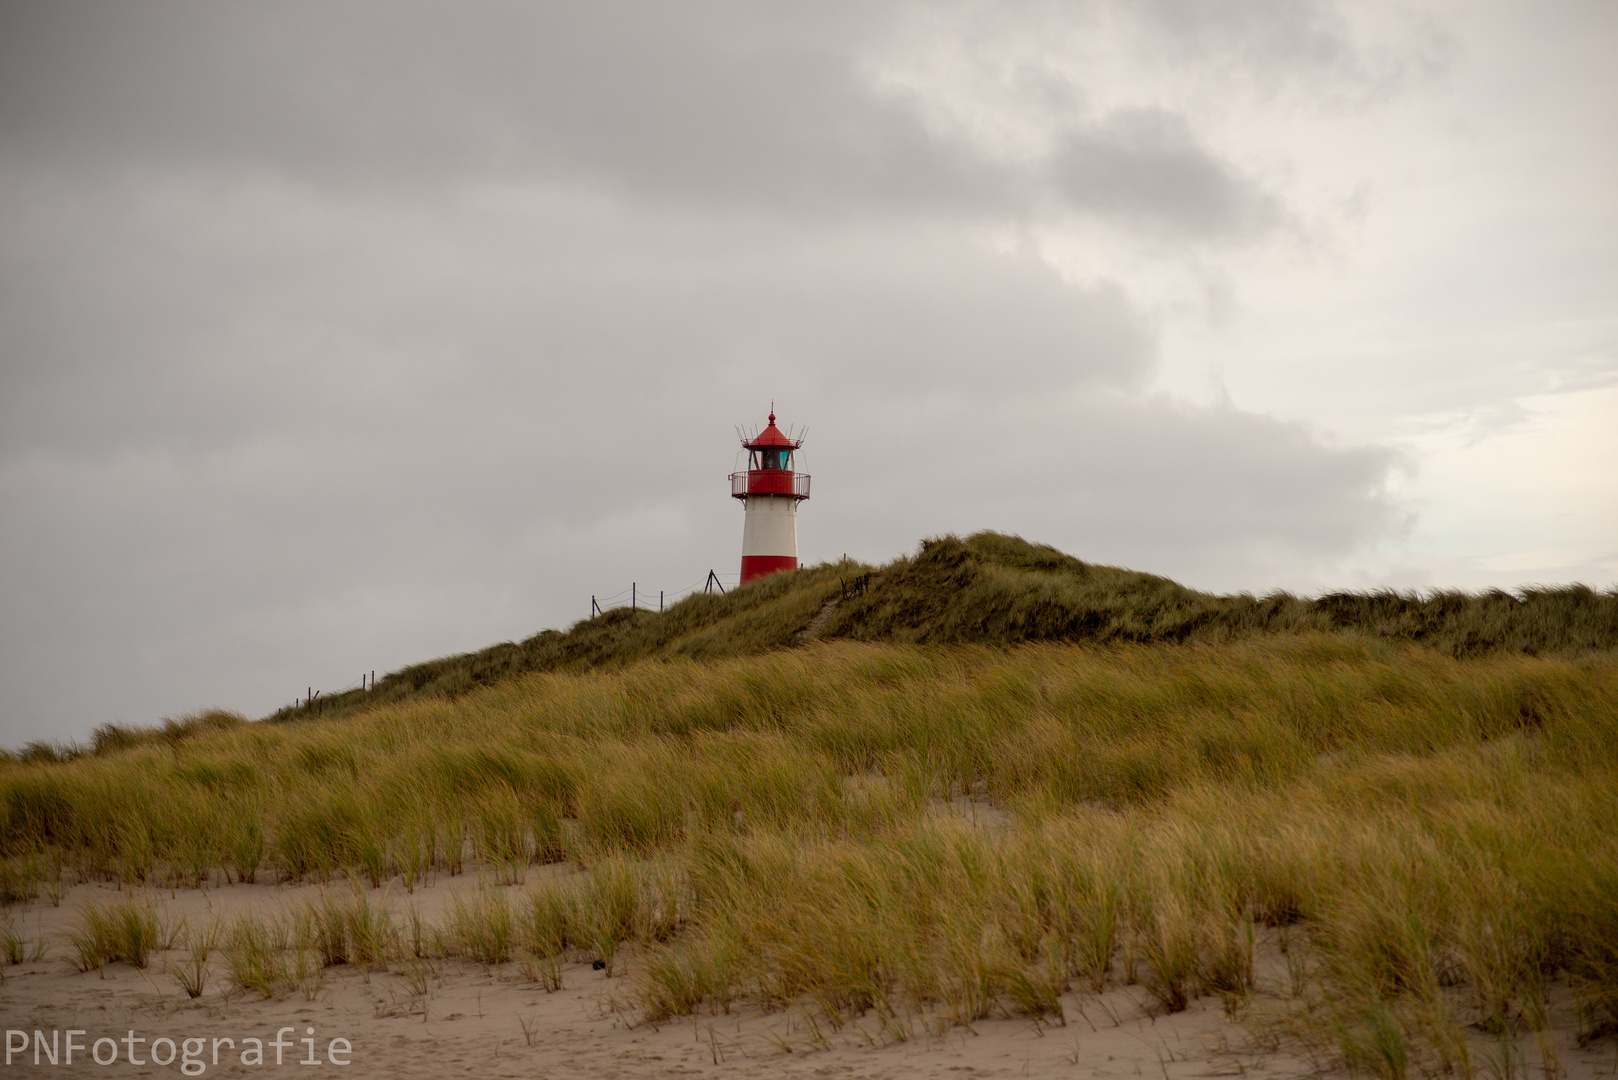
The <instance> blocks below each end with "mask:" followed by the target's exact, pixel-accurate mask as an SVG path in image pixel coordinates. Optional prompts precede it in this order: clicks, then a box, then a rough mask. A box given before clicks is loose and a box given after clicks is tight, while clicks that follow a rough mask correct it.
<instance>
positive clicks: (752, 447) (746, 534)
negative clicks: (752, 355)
mask: <svg viewBox="0 0 1618 1080" xmlns="http://www.w3.org/2000/svg"><path fill="white" fill-rule="evenodd" d="M802 445H803V440H802V439H801V438H800V439H792V438H789V437H787V436H786V435H783V434H782V433H781V429H780V428H778V427H776V426H775V410H774V409H773V408H772V409H771V410H770V423H769V426H768V427H766V428H765V429H764V430H763V431H761V432H759V433H758V434H757V435H755V436H753V438H751V439H747V438H743V439H742V447H743V448H744V449H745V450H746V451H747V471H746V472H738V473H731V474H730V495H731V498H733V499H740V500H742V505H743V506H744V507H746V509H747V522H746V524H745V525H743V526H742V584H743V585H746V584H747V583H748V582H749V581H752V580H753V579H754V578H759V577H763V576H764V575H765V574H773V573H775V572H776V571H777V570H796V569H797V568H798V504H799V503H800V502H802V501H803V500H805V499H807V498H808V497H809V475H808V474H807V473H801V472H794V471H793V468H792V464H793V463H792V455H793V452H794V451H795V450H797V449H798V447H800V446H802Z"/></svg>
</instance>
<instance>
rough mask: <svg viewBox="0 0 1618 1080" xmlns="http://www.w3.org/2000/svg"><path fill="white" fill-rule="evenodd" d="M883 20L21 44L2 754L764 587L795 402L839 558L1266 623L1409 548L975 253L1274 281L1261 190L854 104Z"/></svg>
mask: <svg viewBox="0 0 1618 1080" xmlns="http://www.w3.org/2000/svg"><path fill="white" fill-rule="evenodd" d="M1165 11H1166V12H1167V14H1165V15H1164V16H1163V18H1164V19H1165V20H1166V22H1165V25H1169V26H1171V27H1172V26H1175V25H1179V24H1178V23H1175V22H1174V21H1173V20H1174V19H1177V18H1181V17H1182V14H1183V13H1178V9H1174V8H1172V6H1170V7H1168V8H1165ZM888 14H889V13H887V12H884V11H883V10H881V9H879V8H876V7H873V6H869V5H858V6H851V7H848V8H846V9H841V10H838V9H832V8H826V9H818V8H817V10H816V11H815V13H814V15H813V17H812V18H810V17H806V16H786V15H782V14H780V13H779V12H776V11H774V10H773V9H769V8H765V7H762V6H750V5H713V6H708V7H702V8H690V7H681V8H680V9H679V10H678V14H676V13H675V11H674V9H672V8H668V7H665V6H662V5H644V6H630V7H612V6H602V5H578V6H576V7H573V8H571V9H567V10H560V11H557V12H554V13H551V14H546V15H538V14H535V13H534V12H533V11H532V10H531V9H530V7H529V6H527V5H511V6H480V7H477V8H472V9H469V8H465V7H461V6H455V7H449V6H444V7H438V8H432V9H424V8H412V7H405V6H400V5H392V4H390V5H378V6H369V5H325V4H321V5H306V6H297V5H275V6H257V7H248V6H245V5H243V6H228V7H227V6H224V5H203V4H196V5H190V4H185V5H174V4H145V3H140V4H117V5H104V4H71V3H66V4H51V5H18V6H12V7H7V8H6V9H5V14H4V16H3V20H4V21H3V25H0V278H3V281H4V283H5V285H4V289H3V291H0V380H3V382H0V506H3V520H0V607H3V614H0V666H3V674H0V677H3V680H4V684H5V686H6V687H7V690H8V694H7V701H6V704H5V706H4V709H3V712H0V738H3V739H4V741H6V742H9V743H16V742H18V741H21V740H22V739H24V738H32V737H39V736H60V737H71V736H82V735H83V734H84V733H85V732H86V731H87V730H88V729H89V728H90V727H92V726H94V725H95V724H98V723H102V722H105V721H108V720H135V721H149V720H151V719H153V718H155V717H156V716H158V715H161V714H164V713H174V712H178V711H182V710H185V709H188V708H193V707H197V706H200V705H205V704H211V703H216V702H217V703H220V704H225V705H229V706H234V707H239V708H243V709H245V710H247V711H250V712H260V711H265V710H267V709H269V708H271V707H273V706H275V705H277V704H280V703H282V702H284V701H286V700H290V698H291V697H292V696H293V695H294V694H295V693H297V692H301V690H302V689H303V687H304V686H305V685H307V684H309V683H314V684H315V685H317V686H320V685H339V684H341V683H344V682H349V681H352V680H353V679H354V678H356V677H357V676H358V674H359V673H360V671H362V670H364V671H369V670H370V669H372V668H377V669H384V668H388V667H393V666H397V665H399V664H402V663H405V662H409V661H413V660H417V659H420V658H423V657H425V656H428V655H433V654H438V653H442V652H446V651H451V650H458V649H465V648H474V647H478V646H481V645H484V644H487V643H488V642H490V641H492V640H495V639H498V638H502V637H511V636H517V635H524V634H527V633H531V632H532V631H534V630H535V629H538V628H539V627H541V626H545V625H557V624H565V623H567V622H570V621H571V620H572V619H574V618H577V617H581V616H583V615H585V614H586V613H587V610H588V598H589V596H590V594H591V593H601V594H605V593H610V592H614V591H616V590H617V589H619V588H622V587H627V585H628V583H629V582H630V581H631V580H635V581H638V582H640V583H641V585H642V587H643V588H646V589H648V590H653V591H655V590H656V589H658V588H667V589H674V588H677V587H679V586H683V585H687V584H690V583H691V582H692V581H695V580H699V579H700V578H701V577H702V576H703V575H704V574H705V573H706V572H707V570H708V569H709V568H710V567H713V568H716V569H718V570H720V571H721V572H727V571H731V570H733V569H734V567H733V565H732V564H733V563H735V562H736V558H737V552H738V550H739V540H740V537H739V534H740V515H739V513H738V512H737V511H736V510H735V509H734V507H732V506H731V505H728V503H729V500H728V499H726V498H725V488H724V484H723V478H724V475H725V473H726V472H728V471H729V470H730V468H731V466H732V454H733V450H734V447H733V445H732V439H731V430H732V425H733V424H735V423H737V422H746V423H757V422H759V421H761V420H762V414H763V411H764V410H765V408H766V407H767V406H768V404H769V402H770V401H771V400H772V399H774V400H775V401H776V402H777V403H778V406H779V411H780V412H781V414H782V417H783V419H784V420H787V421H792V422H796V423H800V424H801V423H808V424H809V425H810V427H811V432H810V442H809V455H810V456H809V466H810V468H811V469H812V471H813V472H814V474H815V485H816V486H815V492H816V496H815V498H814V499H813V500H812V501H811V502H810V504H809V505H808V507H807V508H806V510H805V511H804V515H803V519H802V523H801V527H800V543H801V545H802V551H803V555H804V556H805V557H806V558H808V559H811V560H816V559H820V558H835V557H836V556H838V555H841V554H843V553H844V552H847V553H849V554H851V555H856V556H860V557H864V558H868V559H886V558H890V557H892V556H893V555H895V554H897V553H899V552H901V551H903V550H905V549H907V548H909V547H911V546H912V545H913V544H914V543H915V542H916V541H917V540H918V539H919V538H920V537H922V536H924V535H928V534H933V533H938V532H941V531H946V530H955V531H965V530H971V529H977V528H986V527H992V528H999V529H1005V530H1011V531H1018V532H1022V533H1024V534H1025V535H1028V536H1030V537H1032V538H1037V539H1041V540H1046V541H1049V542H1052V543H1055V544H1057V545H1059V546H1061V547H1063V548H1064V549H1066V550H1069V551H1073V552H1075V553H1077V554H1079V555H1081V556H1083V557H1085V558H1091V559H1097V560H1104V561H1111V562H1118V563H1124V564H1128V565H1132V566H1137V567H1141V568H1145V569H1152V570H1156V571H1160V572H1165V573H1170V574H1175V575H1179V576H1182V577H1183V578H1185V579H1187V580H1189V581H1190V582H1192V583H1193V584H1199V585H1206V586H1214V587H1251V588H1263V587H1265V586H1267V585H1269V584H1271V583H1274V582H1275V581H1276V580H1277V579H1278V578H1284V579H1287V580H1304V579H1308V578H1309V576H1310V575H1312V574H1315V573H1318V572H1320V568H1322V567H1326V566H1329V565H1330V563H1331V562H1332V560H1334V559H1337V558H1339V557H1341V556H1343V555H1344V554H1346V553H1348V552H1350V551H1352V550H1354V549H1355V548H1357V547H1358V546H1360V545H1363V544H1365V543H1367V542H1370V541H1373V540H1375V539H1376V538H1377V537H1378V536H1380V535H1382V534H1384V533H1385V532H1386V531H1387V530H1388V529H1389V528H1390V527H1392V526H1393V525H1395V524H1396V523H1397V520H1398V515H1397V513H1396V508H1395V507H1394V506H1392V505H1391V504H1390V502H1389V500H1388V499H1387V497H1386V496H1385V494H1384V482H1385V480H1386V477H1387V474H1388V470H1389V468H1390V467H1391V466H1392V464H1393V461H1392V459H1391V457H1390V455H1389V454H1388V453H1387V452H1385V451H1382V450H1379V449H1375V448H1365V447H1338V446H1332V445H1329V444H1327V443H1325V442H1323V441H1321V440H1320V439H1319V438H1318V437H1316V436H1315V435H1313V434H1312V433H1310V432H1308V431H1306V430H1304V429H1303V428H1301V427H1300V426H1298V425H1296V424H1290V423H1286V422H1283V421H1280V420H1276V419H1273V418H1269V417H1263V416H1258V415H1254V414H1250V413H1245V412H1242V411H1240V410H1238V409H1235V408H1232V407H1228V406H1221V407H1200V406H1192V405H1187V404H1184V403H1178V402H1175V401H1172V400H1169V399H1166V398H1164V397H1162V396H1159V395H1155V394H1153V393H1151V392H1150V391H1149V389H1148V387H1149V386H1150V382H1151V377H1152V370H1153V360H1154V356H1155V353H1156V348H1157V337H1156V334H1157V331H1156V328H1155V326H1154V323H1153V321H1152V319H1151V318H1149V317H1148V316H1147V315H1146V314H1145V313H1143V312H1142V311H1141V310H1139V309H1138V308H1137V307H1136V305H1135V304H1134V303H1133V302H1132V301H1131V299H1130V297H1129V296H1128V295H1127V293H1126V292H1125V291H1124V290H1123V289H1122V288H1120V287H1118V286H1115V285H1109V284H1105V283H1102V284H1093V285H1090V286H1085V287H1077V286H1074V285H1071V284H1067V283H1064V282H1062V281H1061V280H1059V279H1058V277H1057V276H1056V275H1055V274H1054V273H1053V272H1052V271H1051V269H1050V268H1049V266H1048V265H1047V264H1046V263H1045V262H1043V261H1042V260H1041V259H1039V258H1038V257H1037V256H1036V254H1035V253H1034V252H1033V251H1032V250H1031V248H1030V246H1029V244H1028V243H1026V242H1021V241H1017V240H1015V239H1013V240H1009V241H1004V242H1002V243H999V244H990V243H988V242H987V241H986V240H985V237H986V236H988V235H990V234H991V233H992V234H994V235H1000V236H1011V237H1016V236H1017V235H1020V230H1022V229H1023V228H1024V227H1026V226H1027V225H1029V224H1030V223H1031V222H1033V221H1035V220H1036V219H1037V217H1038V215H1040V214H1041V213H1045V212H1048V211H1049V210H1050V208H1052V207H1055V208H1057V209H1058V210H1059V211H1060V212H1062V213H1069V214H1080V215H1093V216H1095V217H1097V218H1099V219H1102V220H1106V221H1108V222H1111V223H1114V224H1117V225H1119V226H1121V227H1126V228H1138V229H1142V230H1149V231H1151V232H1152V234H1153V235H1154V236H1156V237H1159V238H1161V237H1163V236H1169V237H1173V238H1178V242H1181V243H1184V244H1185V245H1187V246H1188V247H1197V246H1207V245H1215V246H1217V245H1221V244H1227V245H1228V244H1240V243H1245V242H1250V241H1253V240H1254V239H1256V238H1261V237H1262V236H1263V235H1264V234H1265V231H1266V230H1268V229H1270V228H1273V227H1274V225H1275V223H1276V222H1277V221H1278V220H1280V218H1281V217H1282V216H1283V214H1284V207H1282V206H1280V205H1279V204H1278V202H1277V200H1276V199H1275V197H1274V196H1273V194H1272V193H1270V192H1268V191H1266V190H1265V189H1264V188H1263V187H1262V186H1261V185H1259V184H1258V183H1256V182H1254V181H1253V180H1252V179H1251V178H1249V177H1247V176H1245V175H1244V174H1243V173H1242V172H1241V170H1240V169H1238V168H1237V167H1235V166H1234V165H1232V164H1231V163H1229V162H1226V161H1223V160H1221V159H1220V158H1219V157H1217V156H1216V155H1215V154H1213V153H1212V152H1210V151H1209V150H1208V149H1207V148H1206V147H1205V146H1204V145H1203V144H1202V143H1201V142H1200V141H1199V139H1198V138H1197V134H1196V132H1195V130H1194V129H1193V128H1192V127H1191V126H1190V124H1189V123H1188V122H1187V121H1186V120H1185V119H1184V118H1181V117H1177V116H1173V115H1170V114H1166V113H1163V112H1161V111H1152V110H1136V111H1131V112H1124V113H1119V114H1117V115H1110V116H1102V117H1096V118H1092V120H1090V121H1088V122H1086V123H1082V124H1079V123H1076V124H1075V125H1074V126H1073V128H1072V130H1071V131H1069V132H1067V133H1066V135H1065V136H1064V137H1063V138H1062V139H1060V140H1059V141H1058V143H1057V146H1056V149H1055V150H1054V151H1053V152H1052V153H1051V154H1050V155H1049V156H1048V157H1047V158H1046V159H1044V160H1042V161H1038V162H1034V163H1031V164H1028V165H1025V166H1018V167H1011V166H1007V165H1005V164H1003V163H996V162H994V161H990V160H986V159H984V158H983V157H981V156H979V155H977V154H975V153H974V152H973V151H972V150H971V149H970V148H969V147H965V146H962V145H958V144H954V143H951V142H949V141H946V140H944V139H943V138H941V137H939V136H936V135H934V134H931V133H930V132H929V130H928V128H927V127H926V126H925V125H924V124H922V123H921V121H920V120H919V118H918V117H917V115H916V114H915V113H914V112H913V111H912V109H911V108H910V106H908V105H907V104H906V103H905V102H903V101H901V100H896V99H895V98H893V97H892V96H891V95H890V96H884V95H880V94H877V93H875V92H874V91H873V90H872V89H871V88H870V86H869V85H868V82H867V80H866V79H865V78H864V77H862V76H861V75H860V68H859V64H858V63H857V60H858V57H859V54H860V49H861V48H862V47H863V43H864V42H866V41H868V40H870V39H872V37H873V36H874V35H878V34H880V33H883V32H885V31H886V28H887V24H886V23H885V22H884V21H883V20H884V19H885V18H887V16H888ZM1228 29H1229V28H1228V27H1227V30H1228ZM1238 29H1239V28H1238ZM1229 32H1231V33H1237V31H1234V30H1232V31H1229ZM1299 32H1300V33H1302V32H1303V31H1299ZM1309 32H1310V33H1323V31H1319V30H1318V28H1315V29H1311V30H1309ZM1238 36H1239V35H1238ZM1243 40H1245V39H1243ZM1321 49H1322V50H1323V51H1322V55H1323V56H1325V57H1326V58H1327V60H1329V61H1330V62H1331V63H1337V62H1338V58H1337V56H1336V54H1335V53H1333V52H1332V50H1331V49H1329V48H1326V47H1325V46H1321Z"/></svg>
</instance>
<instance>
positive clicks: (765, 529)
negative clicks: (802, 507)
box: [742, 495, 798, 581]
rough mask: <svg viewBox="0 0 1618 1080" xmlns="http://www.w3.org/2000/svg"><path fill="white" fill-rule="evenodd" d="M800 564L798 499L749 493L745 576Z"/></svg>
mask: <svg viewBox="0 0 1618 1080" xmlns="http://www.w3.org/2000/svg"><path fill="white" fill-rule="evenodd" d="M797 568H798V500H797V499H795V498H793V497H792V496H790V495H749V496H748V497H747V522H746V524H745V525H743V526H742V579H743V580H744V581H750V580H752V579H753V578H755V577H759V576H761V575H763V574H770V573H774V572H775V571H777V570H796V569H797Z"/></svg>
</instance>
